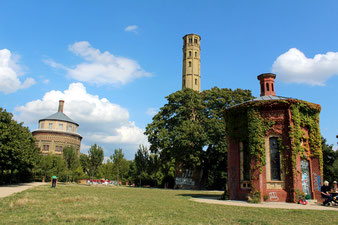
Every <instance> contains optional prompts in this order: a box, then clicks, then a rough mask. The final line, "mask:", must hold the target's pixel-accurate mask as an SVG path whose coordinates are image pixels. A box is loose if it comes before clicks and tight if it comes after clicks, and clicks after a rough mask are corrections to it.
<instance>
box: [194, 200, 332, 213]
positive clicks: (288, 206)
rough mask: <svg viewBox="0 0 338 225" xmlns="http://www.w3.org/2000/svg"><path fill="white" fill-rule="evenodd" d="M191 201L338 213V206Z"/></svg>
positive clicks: (207, 201)
mask: <svg viewBox="0 0 338 225" xmlns="http://www.w3.org/2000/svg"><path fill="white" fill-rule="evenodd" d="M190 200H191V201H194V202H201V203H209V204H217V205H230V206H244V207H257V208H269V209H301V210H333V211H337V212H338V206H321V205H317V204H308V205H301V204H295V203H286V202H262V203H257V204H253V203H249V202H246V201H235V200H216V199H211V198H191V199H190Z"/></svg>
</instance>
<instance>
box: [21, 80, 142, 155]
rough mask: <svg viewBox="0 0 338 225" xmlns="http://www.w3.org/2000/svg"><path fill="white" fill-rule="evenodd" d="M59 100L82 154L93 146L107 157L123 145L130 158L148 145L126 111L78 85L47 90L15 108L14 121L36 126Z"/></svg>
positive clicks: (55, 108)
mask: <svg viewBox="0 0 338 225" xmlns="http://www.w3.org/2000/svg"><path fill="white" fill-rule="evenodd" d="M61 99H62V100H65V106H64V113H65V114H66V115H68V116H69V117H70V118H71V119H73V120H74V121H75V122H77V123H78V124H79V125H80V127H79V132H80V134H81V135H82V136H83V143H82V145H83V146H82V148H81V149H82V150H83V151H86V150H88V149H89V147H88V146H89V145H92V144H94V143H97V144H99V145H102V146H105V147H106V148H104V149H105V152H106V155H107V154H108V155H109V153H110V154H112V151H113V150H114V148H120V147H122V148H123V146H124V147H126V148H129V149H127V150H128V151H129V153H127V154H126V155H128V154H129V157H132V156H133V154H134V153H135V151H136V150H137V148H138V145H139V144H144V145H148V142H147V138H146V136H145V135H144V134H143V132H144V130H143V129H141V128H139V127H137V126H136V125H135V123H134V122H132V121H129V112H128V110H127V109H125V108H123V107H121V106H120V105H117V104H114V103H111V102H110V101H109V100H108V99H106V98H99V96H97V95H92V94H89V93H87V91H86V88H85V87H84V85H83V84H82V83H72V84H70V85H69V87H68V89H67V90H64V91H63V92H62V91H56V90H52V91H49V92H47V93H45V95H44V96H43V98H42V99H38V100H35V101H31V102H28V103H26V104H25V105H23V106H19V107H17V108H15V111H16V112H17V114H16V115H15V118H16V119H17V120H18V121H24V122H25V124H28V125H37V123H38V120H39V119H42V118H44V117H47V116H49V115H51V114H53V113H55V112H57V109H58V102H59V100H61ZM123 150H126V149H123Z"/></svg>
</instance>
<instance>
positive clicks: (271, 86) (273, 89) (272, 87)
mask: <svg viewBox="0 0 338 225" xmlns="http://www.w3.org/2000/svg"><path fill="white" fill-rule="evenodd" d="M271 90H272V91H275V90H274V89H273V83H272V84H271Z"/></svg>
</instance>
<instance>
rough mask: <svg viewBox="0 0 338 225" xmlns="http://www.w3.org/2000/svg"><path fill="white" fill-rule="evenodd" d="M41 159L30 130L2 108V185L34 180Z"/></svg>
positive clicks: (0, 130) (0, 164)
mask: <svg viewBox="0 0 338 225" xmlns="http://www.w3.org/2000/svg"><path fill="white" fill-rule="evenodd" d="M39 157H40V152H39V149H38V148H36V146H35V141H34V138H33V137H32V134H31V133H30V131H29V129H28V128H27V127H24V126H23V123H17V121H15V120H14V119H13V115H12V114H11V113H8V112H7V111H6V110H4V109H2V108H0V172H1V174H0V176H1V178H0V183H7V182H8V183H11V182H13V181H14V182H24V181H29V180H32V179H33V172H34V169H33V168H34V166H35V165H36V164H37V162H38V161H39Z"/></svg>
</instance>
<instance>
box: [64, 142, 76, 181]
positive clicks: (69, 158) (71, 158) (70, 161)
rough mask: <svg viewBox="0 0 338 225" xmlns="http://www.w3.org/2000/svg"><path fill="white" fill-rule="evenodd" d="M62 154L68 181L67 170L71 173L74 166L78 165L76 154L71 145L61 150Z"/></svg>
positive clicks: (74, 168)
mask: <svg viewBox="0 0 338 225" xmlns="http://www.w3.org/2000/svg"><path fill="white" fill-rule="evenodd" d="M62 156H63V159H64V161H65V165H66V169H67V182H68V181H69V172H71V174H72V179H73V174H74V171H75V170H76V168H77V167H78V154H77V152H76V150H75V149H74V147H73V146H67V147H65V148H64V149H63V151H62Z"/></svg>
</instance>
